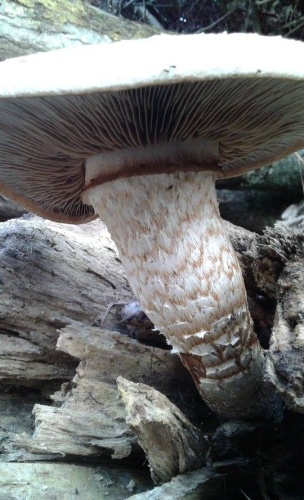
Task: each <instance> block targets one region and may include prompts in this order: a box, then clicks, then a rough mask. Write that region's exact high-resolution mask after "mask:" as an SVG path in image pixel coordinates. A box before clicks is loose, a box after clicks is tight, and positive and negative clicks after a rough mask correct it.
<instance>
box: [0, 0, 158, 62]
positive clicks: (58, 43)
mask: <svg viewBox="0 0 304 500" xmlns="http://www.w3.org/2000/svg"><path fill="white" fill-rule="evenodd" d="M155 33H159V30H158V29H157V28H153V27H152V26H148V25H147V24H140V23H135V22H132V21H127V20H126V19H122V18H120V17H117V16H113V15H111V14H109V13H107V12H104V11H102V10H101V9H97V8H94V7H92V6H91V5H89V3H88V2H85V1H83V0H73V1H72V2H71V1H69V0H52V1H49V0H19V1H18V2H12V1H10V0H3V1H2V2H1V4H0V59H7V58H10V57H17V56H21V55H25V54H31V53H33V52H39V51H45V50H52V49H59V48H63V47H71V46H76V45H84V44H91V43H102V42H108V41H110V40H121V39H132V38H144V37H148V36H151V35H153V34H155Z"/></svg>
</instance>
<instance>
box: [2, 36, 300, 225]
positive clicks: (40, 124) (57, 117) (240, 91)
mask: <svg viewBox="0 0 304 500" xmlns="http://www.w3.org/2000/svg"><path fill="white" fill-rule="evenodd" d="M303 60H304V43H302V42H296V41H293V40H286V39H282V38H280V37H263V36H260V35H251V34H250V35H249V34H229V35H228V34H220V35H215V34H214V35H182V36H181V35H159V36H154V37H152V38H149V39H145V40H132V41H123V42H116V43H112V44H101V45H96V46H85V47H77V48H72V49H62V50H59V51H52V52H48V53H39V54H35V55H32V56H26V57H20V58H16V59H11V60H7V61H4V62H1V63H0V70H1V81H0V192H2V193H3V194H6V195H7V196H9V197H11V198H12V199H14V200H15V201H17V202H19V203H21V204H22V205H24V206H25V207H27V208H28V209H30V210H32V211H34V212H36V213H38V214H40V215H42V216H44V217H47V218H50V219H53V220H57V221H62V222H73V223H75V222H86V221H88V220H91V219H92V218H94V214H93V209H92V207H89V206H87V205H85V204H84V203H83V201H82V199H81V194H82V192H83V190H84V187H85V162H86V160H87V159H88V158H91V157H93V156H95V155H98V154H108V153H110V154H109V156H108V157H107V156H106V161H107V158H108V160H109V162H110V161H111V153H112V152H114V151H116V152H118V153H119V152H120V151H126V150H132V151H133V150H134V149H135V150H137V151H139V154H138V158H139V164H138V165H136V168H134V170H133V169H132V168H130V165H129V166H128V168H127V169H126V170H125V171H124V169H123V167H122V171H121V172H120V174H119V175H122V176H126V175H142V174H144V173H146V172H149V173H151V169H152V170H153V172H155V173H157V172H164V171H173V170H178V169H180V170H184V169H188V170H213V171H216V172H217V176H218V177H219V178H221V177H230V176H235V175H239V174H241V173H243V172H246V171H248V170H252V169H254V168H258V167H260V166H262V165H266V164H269V163H271V162H273V161H274V160H276V159H279V158H281V157H283V156H286V155H287V154H289V153H291V152H293V151H296V150H298V149H301V148H303V147H304V134H303V129H304V66H303V65H302V64H301V61H303ZM158 146H160V151H161V153H160V155H161V157H160V158H158V156H157V154H156V155H155V150H156V149H157V148H158ZM167 146H168V147H169V149H167ZM170 148H171V149H170ZM205 150H206V155H205V154H204V151H205ZM150 151H153V153H152V157H154V158H156V160H157V161H154V163H153V162H152V163H153V165H152V167H151V165H150V166H148V165H147V163H149V158H150V156H149V155H150ZM166 151H169V152H166ZM171 151H173V153H172V158H171ZM153 155H154V156H153ZM115 158H117V155H116V157H115ZM159 160H160V161H159ZM146 161H147V163H146ZM165 162H166V164H167V166H166V167H164V165H163V164H164V163H165ZM131 163H132V162H131ZM158 163H160V165H161V166H160V167H159V168H160V170H158V167H157V164H158ZM110 170H111V165H109V166H108V167H107V172H109V171H110ZM115 175H116V174H115ZM107 180H109V177H105V179H104V182H106V181H107Z"/></svg>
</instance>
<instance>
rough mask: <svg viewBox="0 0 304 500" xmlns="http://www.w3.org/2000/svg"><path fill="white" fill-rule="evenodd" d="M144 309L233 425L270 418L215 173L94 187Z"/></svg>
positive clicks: (93, 196) (90, 198) (88, 197)
mask: <svg viewBox="0 0 304 500" xmlns="http://www.w3.org/2000/svg"><path fill="white" fill-rule="evenodd" d="M84 201H85V202H86V203H88V204H91V205H93V207H94V209H95V211H96V212H97V213H98V214H99V215H100V217H101V219H102V220H104V222H105V223H106V225H107V226H108V229H109V231H110V232H111V235H112V237H113V239H114V241H115V242H116V244H117V246H118V249H119V252H120V256H121V259H122V262H123V265H124V267H125V270H126V272H127V276H128V278H129V281H130V285H131V287H132V289H133V291H134V293H135V295H136V296H137V298H138V299H139V301H140V303H141V305H142V307H143V309H144V311H145V312H146V314H147V315H148V317H149V318H150V319H151V321H153V322H154V324H155V326H156V328H157V329H159V330H160V332H161V333H163V334H164V335H165V336H166V338H167V339H168V342H170V343H171V344H172V346H173V348H174V350H175V351H176V352H178V353H179V354H180V356H181V359H182V361H183V363H184V364H185V366H186V367H187V368H188V369H189V371H190V372H191V374H192V377H193V379H194V381H195V383H196V385H197V387H198V390H199V392H200V394H201V395H202V397H203V399H204V400H205V401H206V403H207V404H208V405H209V406H210V407H211V408H212V409H213V410H214V411H216V412H217V413H218V414H219V415H221V416H223V417H228V418H243V417H255V416H257V415H263V416H265V414H267V413H268V414H269V415H270V414H271V413H273V411H274V412H275V411H276V410H275V409H274V408H272V401H270V400H271V399H272V397H271V396H269V395H268V389H267V388H266V387H265V386H264V384H263V371H264V355H263V352H262V349H261V347H260V345H259V343H258V340H257V338H256V335H255V333H254V331H253V326H252V321H251V318H250V315H249V312H248V306H247V297H246V291H245V287H244V282H243V278H242V273H241V269H240V266H239V262H238V259H237V257H236V255H235V253H234V250H233V248H232V246H231V243H230V241H229V238H228V237H227V235H226V232H225V228H224V226H223V224H222V220H221V218H220V215H219V211H218V204H217V199H216V192H215V177H214V174H213V173H212V172H199V173H196V172H178V173H173V174H158V175H148V176H140V177H129V178H123V179H119V180H115V181H113V182H109V183H105V184H102V185H100V186H96V187H94V188H91V189H88V190H87V191H86V192H85V195H84Z"/></svg>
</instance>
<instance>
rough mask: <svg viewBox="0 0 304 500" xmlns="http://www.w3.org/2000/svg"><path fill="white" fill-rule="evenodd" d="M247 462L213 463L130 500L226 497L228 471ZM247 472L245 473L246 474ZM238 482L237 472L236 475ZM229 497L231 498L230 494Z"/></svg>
mask: <svg viewBox="0 0 304 500" xmlns="http://www.w3.org/2000/svg"><path fill="white" fill-rule="evenodd" d="M246 465H247V464H246V462H244V461H243V462H241V461H239V462H238V461H237V460H231V461H227V462H226V463H223V464H216V463H215V464H213V465H212V466H209V467H203V468H202V469H199V470H196V471H193V472H187V473H186V474H181V475H179V476H176V477H174V478H173V479H172V480H171V481H170V482H167V483H165V484H163V485H162V486H158V487H155V488H154V489H153V490H150V491H147V492H144V493H139V494H137V495H133V496H131V497H130V500H173V499H174V500H202V499H205V498H206V499H209V498H210V499H218V498H225V497H226V496H227V495H228V494H229V491H230V489H231V483H232V481H231V479H230V478H229V476H228V474H227V472H228V470H229V468H230V472H231V471H232V470H233V469H235V470H236V467H237V466H239V467H242V466H243V467H244V468H246ZM245 475H246V473H245V474H244V476H245ZM234 481H235V483H237V481H238V478H237V474H236V475H235V476H234ZM227 498H230V496H229V497H228V496H227ZM231 498H233V497H231Z"/></svg>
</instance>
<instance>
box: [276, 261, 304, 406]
mask: <svg viewBox="0 0 304 500" xmlns="http://www.w3.org/2000/svg"><path fill="white" fill-rule="evenodd" d="M303 254H304V252H303ZM277 298H278V304H277V309H276V315H275V319H274V325H273V331H272V338H271V343H270V350H269V355H268V358H267V374H268V379H269V381H270V382H271V383H272V385H273V386H274V387H275V389H276V391H277V392H278V393H279V394H280V395H281V397H282V398H283V399H284V400H285V401H286V403H287V404H288V406H289V407H290V408H291V409H292V410H294V411H297V412H301V413H304V255H303V257H302V258H300V257H299V258H298V259H297V260H294V261H291V262H288V263H287V264H286V266H285V268H284V271H283V272H282V274H281V276H280V278H279V280H278V284H277Z"/></svg>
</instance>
